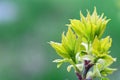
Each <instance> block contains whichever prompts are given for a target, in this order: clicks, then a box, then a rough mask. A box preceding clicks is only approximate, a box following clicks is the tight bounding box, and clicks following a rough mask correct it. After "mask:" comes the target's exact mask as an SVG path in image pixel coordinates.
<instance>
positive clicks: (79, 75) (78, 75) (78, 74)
mask: <svg viewBox="0 0 120 80" xmlns="http://www.w3.org/2000/svg"><path fill="white" fill-rule="evenodd" d="M76 75H77V77H78V80H83V79H82V76H81V74H80V73H78V72H76Z"/></svg>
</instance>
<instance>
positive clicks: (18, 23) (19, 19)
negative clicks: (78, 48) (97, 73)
mask: <svg viewBox="0 0 120 80" xmlns="http://www.w3.org/2000/svg"><path fill="white" fill-rule="evenodd" d="M95 6H96V8H97V11H98V14H101V13H103V12H104V14H105V16H107V17H108V18H110V19H111V21H110V22H109V24H108V25H107V29H106V32H105V34H104V36H107V35H110V36H111V37H112V38H113V45H112V48H111V55H112V56H113V57H116V58H117V62H116V63H114V64H113V65H112V67H115V68H117V69H118V70H117V71H116V72H114V74H112V75H110V76H109V78H110V80H120V76H119V75H120V0H0V80H77V78H76V75H75V74H74V71H73V70H72V71H71V72H69V73H68V72H67V70H66V64H64V65H63V66H62V67H61V68H60V69H57V68H56V64H55V63H52V61H53V60H54V59H56V58H59V57H58V56H57V55H56V53H55V51H54V50H53V49H52V48H51V47H50V45H49V44H48V42H49V41H51V40H52V41H57V42H60V40H61V33H62V32H63V31H66V29H67V27H65V24H68V23H69V19H79V18H80V17H79V12H80V10H81V11H82V12H83V14H84V15H86V9H88V10H90V11H91V12H92V11H93V9H94V7H95Z"/></svg>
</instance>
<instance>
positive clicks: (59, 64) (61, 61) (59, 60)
mask: <svg viewBox="0 0 120 80" xmlns="http://www.w3.org/2000/svg"><path fill="white" fill-rule="evenodd" d="M69 61H70V59H55V60H54V61H53V62H55V63H57V68H59V67H60V66H61V65H62V64H63V63H65V62H69Z"/></svg>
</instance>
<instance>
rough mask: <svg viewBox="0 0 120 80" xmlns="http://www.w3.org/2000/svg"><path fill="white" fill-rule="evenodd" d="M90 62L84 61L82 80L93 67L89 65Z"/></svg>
mask: <svg viewBox="0 0 120 80" xmlns="http://www.w3.org/2000/svg"><path fill="white" fill-rule="evenodd" d="M90 62H91V61H90V60H85V61H84V66H85V68H84V72H83V78H84V79H86V76H87V73H88V71H89V70H90V68H91V67H92V66H93V64H91V63H90ZM86 80H91V79H86Z"/></svg>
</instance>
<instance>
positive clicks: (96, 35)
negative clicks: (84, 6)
mask: <svg viewBox="0 0 120 80" xmlns="http://www.w3.org/2000/svg"><path fill="white" fill-rule="evenodd" d="M80 17H81V19H80V20H76V19H70V24H68V25H67V26H68V31H67V33H66V34H65V33H64V32H63V34H62V40H61V43H57V42H53V41H50V45H51V46H52V47H53V48H54V49H55V50H56V52H57V54H58V55H59V56H60V57H61V59H56V60H54V61H53V62H56V63H57V67H58V68H59V67H60V66H61V65H62V64H63V63H66V62H68V63H70V65H69V66H68V67H67V70H68V72H69V71H70V70H71V68H74V70H75V72H76V75H77V76H78V80H93V79H94V78H96V77H98V78H100V80H109V79H108V78H107V75H108V74H112V73H113V71H115V70H116V69H113V68H110V65H111V64H112V63H113V62H114V61H116V59H115V58H113V57H112V56H111V55H110V51H109V49H110V47H111V44H112V39H111V38H110V36H107V37H105V38H102V35H103V33H104V31H105V28H106V25H107V23H108V21H109V20H110V19H106V17H104V14H102V15H98V14H97V11H96V8H94V11H93V13H92V15H91V14H90V12H89V11H88V10H87V16H86V17H85V16H83V14H82V13H81V12H80Z"/></svg>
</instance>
